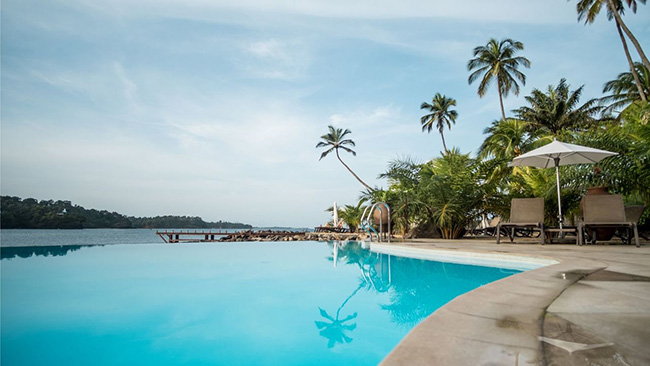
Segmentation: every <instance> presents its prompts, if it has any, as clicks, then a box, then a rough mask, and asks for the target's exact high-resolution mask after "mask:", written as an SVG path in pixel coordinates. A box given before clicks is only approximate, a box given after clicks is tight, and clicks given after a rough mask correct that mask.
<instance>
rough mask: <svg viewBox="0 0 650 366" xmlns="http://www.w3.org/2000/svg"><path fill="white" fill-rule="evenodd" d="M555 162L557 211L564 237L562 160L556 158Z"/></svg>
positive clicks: (561, 234)
mask: <svg viewBox="0 0 650 366" xmlns="http://www.w3.org/2000/svg"><path fill="white" fill-rule="evenodd" d="M554 160H555V185H556V186H557V211H558V215H559V216H558V219H559V221H560V237H563V236H564V235H563V234H564V233H563V232H562V199H561V194H560V158H554Z"/></svg>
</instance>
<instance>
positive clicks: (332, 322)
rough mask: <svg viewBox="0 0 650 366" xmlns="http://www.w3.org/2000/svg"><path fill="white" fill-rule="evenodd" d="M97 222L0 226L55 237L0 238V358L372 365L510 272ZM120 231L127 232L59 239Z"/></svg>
mask: <svg viewBox="0 0 650 366" xmlns="http://www.w3.org/2000/svg"><path fill="white" fill-rule="evenodd" d="M89 232H93V233H89ZM102 232H103V231H96V230H81V231H63V233H62V234H61V233H58V231H52V234H53V235H52V236H51V237H50V239H42V238H43V236H47V235H45V234H47V233H46V232H44V231H36V232H34V231H30V230H27V231H24V232H19V233H14V232H12V233H11V234H10V235H7V233H6V232H5V231H3V232H2V235H3V245H5V241H6V240H8V238H9V237H11V238H12V239H11V243H16V242H23V243H25V241H28V240H29V239H27V238H28V237H29V236H30V235H34V238H38V239H34V240H39V241H41V240H45V241H46V242H48V243H52V244H57V246H49V247H29V248H20V247H8V246H5V247H4V248H3V250H2V258H3V259H2V260H1V262H0V265H1V266H0V267H1V271H2V279H1V281H2V313H1V322H2V329H1V341H0V342H1V346H2V355H1V360H0V361H1V364H2V365H3V366H12V365H375V364H377V363H378V362H380V361H381V359H383V357H385V356H386V355H387V354H388V352H390V350H391V349H392V348H393V347H394V346H395V345H396V344H397V343H398V342H399V341H400V340H401V339H402V338H403V337H404V336H405V335H406V333H407V332H408V331H409V330H410V329H411V328H412V327H413V326H414V325H416V324H417V323H419V322H420V321H421V320H422V319H423V318H424V317H426V316H427V315H429V314H430V313H432V312H433V311H434V310H435V309H437V308H438V307H440V306H442V305H444V304H445V303H447V302H448V301H449V300H451V299H453V298H454V297H456V296H458V295H460V294H462V293H464V292H467V291H469V290H471V289H473V288H476V287H478V286H481V285H483V284H486V283H489V282H492V281H494V280H497V279H500V278H503V277H505V276H508V275H511V274H513V273H516V271H512V270H502V269H498V268H487V267H477V266H465V265H457V264H450V263H439V262H431V261H423V260H413V259H406V258H401V257H394V256H387V255H379V254H376V253H372V252H369V251H367V250H364V249H363V248H362V247H361V245H359V244H358V243H354V242H349V243H341V244H338V243H315V242H300V243H204V244H174V245H171V244H158V245H152V244H154V243H158V240H160V239H159V238H158V237H157V236H156V235H155V233H154V232H149V231H148V230H124V231H120V230H117V231H113V230H109V232H110V233H106V238H105V239H102V240H99V239H98V238H99V237H103V235H97V233H102ZM93 234H94V235H93ZM109 234H110V235H109ZM118 234H119V235H118ZM66 235H67V236H68V239H67V242H66V239H64V237H65V236H66ZM119 236H121V237H122V238H124V240H125V241H124V243H128V244H116V245H104V246H101V245H95V246H82V245H65V246H61V243H70V244H107V243H113V242H114V240H116V238H117V237H119ZM91 237H92V239H91ZM109 237H110V238H109ZM17 238H21V239H17ZM15 240H17V241H15ZM143 243H148V244H146V245H145V244H143Z"/></svg>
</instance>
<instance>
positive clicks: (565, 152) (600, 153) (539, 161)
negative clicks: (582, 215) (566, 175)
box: [508, 140, 618, 229]
mask: <svg viewBox="0 0 650 366" xmlns="http://www.w3.org/2000/svg"><path fill="white" fill-rule="evenodd" d="M614 155H618V154H617V153H614V152H611V151H605V150H599V149H594V148H591V147H586V146H581V145H574V144H567V143H564V142H560V141H557V140H553V142H551V143H550V144H548V145H544V146H542V147H540V148H537V149H535V150H532V151H529V152H527V153H525V154H522V155H520V156H518V157H516V158H514V159H513V160H512V162H510V163H508V166H533V167H538V168H550V167H553V166H554V167H555V181H556V185H557V208H558V215H559V219H560V229H562V201H561V195H560V169H559V166H560V165H572V164H592V163H597V162H599V161H601V160H603V159H604V158H606V157H609V156H614Z"/></svg>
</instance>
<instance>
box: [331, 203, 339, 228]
mask: <svg viewBox="0 0 650 366" xmlns="http://www.w3.org/2000/svg"><path fill="white" fill-rule="evenodd" d="M332 214H333V215H334V217H333V219H334V227H337V226H338V225H339V210H338V208H337V207H336V202H334V210H333V212H332Z"/></svg>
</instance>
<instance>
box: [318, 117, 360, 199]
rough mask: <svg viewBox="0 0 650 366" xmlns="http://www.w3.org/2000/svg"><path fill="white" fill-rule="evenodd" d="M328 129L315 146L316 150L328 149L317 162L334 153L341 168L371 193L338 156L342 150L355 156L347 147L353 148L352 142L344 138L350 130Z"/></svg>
mask: <svg viewBox="0 0 650 366" xmlns="http://www.w3.org/2000/svg"><path fill="white" fill-rule="evenodd" d="M328 128H329V130H330V131H329V133H327V134H325V135H323V136H321V137H320V138H321V139H323V141H321V142H319V143H318V144H317V145H316V148H320V147H329V148H328V149H327V150H325V151H323V153H322V154H321V155H320V159H318V160H319V161H320V160H321V159H323V158H324V157H326V156H327V155H328V154H329V153H331V152H332V151H334V152H335V153H336V158H337V159H339V161H340V162H341V164H343V166H344V167H345V168H346V169H347V170H348V171H349V172H350V174H352V175H353V176H354V177H355V178H356V179H357V180H358V181H359V183H361V184H362V185H363V186H364V187H366V188H367V189H368V190H370V191H373V189H372V188H370V186H369V185H367V184H366V183H365V182H364V181H362V180H361V178H359V176H357V175H356V174H355V173H354V172H353V171H352V169H350V167H349V166H348V165H347V164H345V163H344V162H343V160H342V159H341V156H340V155H339V149H342V150H344V151H347V152H349V153H351V154H352V155H354V156H357V153H356V152H355V151H354V150H352V149H350V148H349V147H348V146H355V144H354V141H352V140H351V139H346V138H345V136H346V135H347V134H349V133H351V132H350V130H348V129H347V128H346V129H345V130H343V129H342V128H334V126H328Z"/></svg>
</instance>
